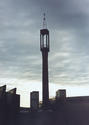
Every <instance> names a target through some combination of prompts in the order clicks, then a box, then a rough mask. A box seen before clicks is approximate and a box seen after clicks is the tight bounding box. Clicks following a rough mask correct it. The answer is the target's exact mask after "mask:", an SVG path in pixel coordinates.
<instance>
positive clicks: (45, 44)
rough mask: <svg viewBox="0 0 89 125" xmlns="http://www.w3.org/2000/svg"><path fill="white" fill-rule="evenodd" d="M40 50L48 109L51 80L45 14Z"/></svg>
mask: <svg viewBox="0 0 89 125" xmlns="http://www.w3.org/2000/svg"><path fill="white" fill-rule="evenodd" d="M40 50H41V52H42V103H43V107H47V106H48V103H49V84H48V82H49V80H48V52H49V30H48V29H47V24H46V17H45V13H44V18H43V29H41V30H40Z"/></svg>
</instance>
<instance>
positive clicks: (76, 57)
mask: <svg viewBox="0 0 89 125" xmlns="http://www.w3.org/2000/svg"><path fill="white" fill-rule="evenodd" d="M44 12H45V13H46V17H47V27H48V29H49V31H50V44H51V48H50V53H49V81H50V84H52V83H53V85H60V86H70V87H73V86H77V87H80V86H81V87H83V86H86V88H88V90H89V86H88V84H89V0H0V85H3V84H7V85H8V86H7V90H9V89H10V88H13V87H17V89H18V91H19V93H20V94H22V93H23V92H24V91H25V92H26V90H27V88H30V89H28V91H29V92H30V90H31V91H32V89H35V88H36V86H40V85H41V76H42V75H41V68H42V66H41V63H42V62H41V61H42V60H41V52H40V29H41V28H42V18H43V13H44ZM33 86H34V87H33ZM21 87H22V88H21ZM39 88H40V89H41V86H40V87H39ZM40 91H41V90H40ZM71 91H72V90H71ZM51 92H52V90H51ZM28 94H29V93H28ZM23 103H24V102H23Z"/></svg>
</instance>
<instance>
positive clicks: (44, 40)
mask: <svg viewBox="0 0 89 125" xmlns="http://www.w3.org/2000/svg"><path fill="white" fill-rule="evenodd" d="M44 49H47V51H48V52H49V31H48V29H41V30H40V50H41V51H43V50H44Z"/></svg>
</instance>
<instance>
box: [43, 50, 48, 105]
mask: <svg viewBox="0 0 89 125" xmlns="http://www.w3.org/2000/svg"><path fill="white" fill-rule="evenodd" d="M42 60H43V64H42V65H43V67H42V68H43V76H42V80H43V81H42V82H43V107H47V106H48V102H49V86H48V51H47V48H44V49H43V51H42Z"/></svg>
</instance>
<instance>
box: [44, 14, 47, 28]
mask: <svg viewBox="0 0 89 125" xmlns="http://www.w3.org/2000/svg"><path fill="white" fill-rule="evenodd" d="M43 29H47V22H46V14H45V13H44V14H43Z"/></svg>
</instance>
